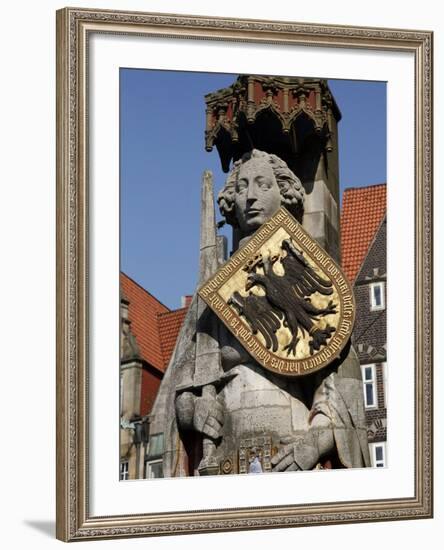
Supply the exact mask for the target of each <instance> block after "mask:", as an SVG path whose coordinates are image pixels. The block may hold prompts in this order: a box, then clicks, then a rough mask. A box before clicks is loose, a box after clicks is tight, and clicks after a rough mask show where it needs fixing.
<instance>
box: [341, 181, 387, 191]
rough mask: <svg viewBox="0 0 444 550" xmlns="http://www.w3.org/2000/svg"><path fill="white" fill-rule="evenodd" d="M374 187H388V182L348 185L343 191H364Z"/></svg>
mask: <svg viewBox="0 0 444 550" xmlns="http://www.w3.org/2000/svg"><path fill="white" fill-rule="evenodd" d="M372 187H387V182H385V183H371V184H370V185H362V186H361V185H359V186H357V187H346V188H345V189H344V191H343V193H347V191H361V190H362V191H364V190H366V189H371V188H372Z"/></svg>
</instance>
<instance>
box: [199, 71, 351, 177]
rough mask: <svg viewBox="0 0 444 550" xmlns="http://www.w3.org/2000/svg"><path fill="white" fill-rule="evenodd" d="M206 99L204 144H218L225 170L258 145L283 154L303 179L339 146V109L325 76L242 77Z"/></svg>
mask: <svg viewBox="0 0 444 550" xmlns="http://www.w3.org/2000/svg"><path fill="white" fill-rule="evenodd" d="M205 102H206V131H205V148H206V150H207V151H211V150H212V149H213V147H214V146H216V148H217V151H218V153H219V156H220V159H221V164H222V169H223V171H224V172H228V171H229V169H230V163H231V162H232V161H236V160H238V159H239V158H241V156H242V155H243V154H244V153H246V152H248V151H250V150H251V149H253V148H256V149H260V150H262V151H266V152H268V153H273V154H275V155H277V156H279V157H280V158H282V159H283V160H284V161H285V162H286V163H287V164H288V165H289V167H290V168H291V169H292V170H293V171H294V172H295V173H296V174H298V176H299V177H300V179H301V180H302V181H303V183H305V182H310V181H313V180H314V177H315V172H316V169H317V167H318V163H319V158H320V157H321V156H322V155H323V154H324V155H327V154H328V153H331V152H332V151H333V150H334V149H336V150H337V141H336V134H337V132H336V124H337V122H338V121H339V120H340V119H341V113H340V111H339V109H338V106H337V105H336V102H335V100H334V98H333V96H332V94H331V92H330V89H329V87H328V84H327V81H326V80H323V79H319V78H318V79H308V78H296V77H274V76H273V77H269V76H252V75H248V76H247V75H243V76H239V77H238V78H237V80H236V81H235V82H234V83H233V84H232V85H231V86H229V87H228V88H223V89H221V90H218V91H216V92H213V93H210V94H207V95H206V96H205ZM315 151H316V152H317V154H316V155H314V152H315Z"/></svg>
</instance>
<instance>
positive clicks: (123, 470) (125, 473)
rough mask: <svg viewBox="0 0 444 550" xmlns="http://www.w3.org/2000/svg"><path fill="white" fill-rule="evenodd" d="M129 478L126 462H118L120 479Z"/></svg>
mask: <svg viewBox="0 0 444 550" xmlns="http://www.w3.org/2000/svg"><path fill="white" fill-rule="evenodd" d="M127 479H129V468H128V462H121V463H120V481H125V480H127Z"/></svg>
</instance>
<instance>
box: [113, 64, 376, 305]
mask: <svg viewBox="0 0 444 550" xmlns="http://www.w3.org/2000/svg"><path fill="white" fill-rule="evenodd" d="M236 76H237V75H226V74H225V75H223V74H211V73H191V72H176V71H154V70H153V71H151V70H144V69H121V70H120V186H121V195H120V203H121V207H120V213H121V217H120V225H121V229H120V256H121V264H120V267H121V270H122V271H124V272H125V273H126V274H127V275H129V276H130V277H132V278H133V279H134V280H135V281H137V282H138V283H139V284H141V285H142V286H143V287H144V288H146V289H147V290H148V291H149V292H150V293H151V294H153V295H154V296H156V297H157V298H158V299H159V300H160V301H161V302H163V303H164V304H165V305H166V306H168V307H170V308H172V309H175V308H177V307H180V297H181V296H182V295H185V294H192V293H193V291H194V289H195V286H196V283H197V274H198V249H199V201H200V182H201V177H202V172H203V171H204V170H211V171H212V172H213V175H214V186H215V191H216V193H217V192H218V191H219V189H221V187H222V186H223V183H224V181H225V178H226V174H224V173H223V172H222V170H221V167H220V161H219V156H218V154H217V151H216V149H214V150H213V151H212V152H211V153H208V152H206V151H205V148H204V130H205V101H204V96H205V94H207V93H209V92H213V91H215V90H217V89H219V88H223V87H225V86H228V85H230V84H232V83H233V81H234V80H235V78H236ZM329 85H330V89H331V90H332V92H333V95H334V97H335V99H336V101H337V103H338V106H339V108H340V110H341V113H342V120H341V122H340V123H339V155H340V156H339V167H340V182H341V192H342V191H343V189H345V188H347V187H360V186H365V185H372V184H375V183H383V182H385V181H386V85H385V83H381V82H363V81H350V80H329ZM218 219H219V217H218Z"/></svg>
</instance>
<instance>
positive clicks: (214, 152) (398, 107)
mask: <svg viewBox="0 0 444 550" xmlns="http://www.w3.org/2000/svg"><path fill="white" fill-rule="evenodd" d="M57 43H58V44H59V46H60V47H59V49H58V51H57V231H58V232H57V318H58V324H57V398H56V409H57V414H56V423H57V425H56V432H57V472H56V485H57V486H56V491H57V537H58V538H59V539H60V540H64V541H74V540H85V539H97V538H118V537H137V536H154V535H155V536H157V535H167V534H192V533H210V532H214V531H235V530H251V529H272V528H279V529H281V528H286V527H299V526H308V525H309V526H316V525H320V524H321V523H325V522H328V523H330V524H334V523H337V524H343V525H345V524H348V523H360V522H367V521H368V522H377V521H389V520H401V519H402V520H405V519H413V518H415V519H416V518H430V517H431V516H432V514H433V499H432V481H433V475H432V474H433V471H432V470H433V469H432V394H431V389H432V353H431V349H432V342H431V338H430V333H431V332H430V331H431V318H432V317H431V296H432V280H431V265H432V256H431V242H432V236H431V218H432V200H431V182H432V163H431V141H432V132H431V112H432V102H431V75H432V64H431V51H432V50H431V48H432V35H431V33H430V32H428V31H418V30H403V31H402V32H401V31H399V30H397V29H386V28H383V27H375V28H372V29H370V28H365V27H359V26H351V27H347V28H345V27H341V26H337V25H322V24H314V23H310V24H302V23H297V22H294V21H293V22H287V23H286V22H282V21H281V22H279V21H272V20H269V21H259V20H253V19H236V18H232V19H231V18H228V19H221V18H218V17H205V16H186V15H169V14H156V13H138V12H122V11H112V10H111V11H101V10H99V9H93V10H89V9H76V8H65V9H61V10H59V11H58V12H57ZM401 243H402V245H401Z"/></svg>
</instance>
